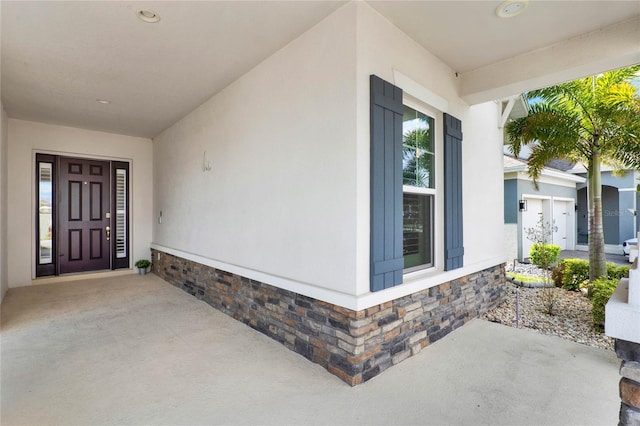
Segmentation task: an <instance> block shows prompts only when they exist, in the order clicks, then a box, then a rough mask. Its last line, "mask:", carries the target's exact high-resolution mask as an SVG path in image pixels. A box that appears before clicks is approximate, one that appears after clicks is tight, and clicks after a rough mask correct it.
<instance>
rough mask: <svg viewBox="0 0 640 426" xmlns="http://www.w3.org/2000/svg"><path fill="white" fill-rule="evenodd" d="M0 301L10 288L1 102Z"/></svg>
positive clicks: (4, 123)
mask: <svg viewBox="0 0 640 426" xmlns="http://www.w3.org/2000/svg"><path fill="white" fill-rule="evenodd" d="M0 114H1V116H0V302H2V299H3V297H4V294H5V293H6V292H7V290H8V289H9V274H8V270H7V268H8V263H7V258H8V257H7V247H8V244H7V205H8V197H7V189H8V186H7V173H8V170H7V168H8V160H7V154H8V147H9V138H8V130H9V129H8V123H7V122H8V120H7V113H6V112H5V110H4V107H3V105H2V103H1V102H0Z"/></svg>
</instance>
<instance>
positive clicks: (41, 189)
mask: <svg viewBox="0 0 640 426" xmlns="http://www.w3.org/2000/svg"><path fill="white" fill-rule="evenodd" d="M38 166H39V167H38V216H39V228H40V235H39V236H38V263H40V264H41V265H43V264H47V263H51V262H52V261H53V258H52V255H51V247H52V246H51V241H52V238H51V235H52V233H53V219H52V215H51V212H52V210H51V207H52V205H51V202H52V200H53V197H52V178H53V176H52V175H53V164H52V163H39V164H38Z"/></svg>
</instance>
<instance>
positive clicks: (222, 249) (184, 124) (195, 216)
mask: <svg viewBox="0 0 640 426" xmlns="http://www.w3.org/2000/svg"><path fill="white" fill-rule="evenodd" d="M398 73H401V74H402V75H403V76H406V77H407V78H406V79H405V80H403V82H402V84H400V82H399V80H397V76H398ZM371 74H376V75H378V76H379V77H381V78H383V79H385V80H387V81H389V82H391V83H394V84H397V85H399V86H400V88H402V89H403V90H404V91H405V98H406V100H407V101H408V102H409V101H411V102H414V104H417V105H418V107H420V108H422V107H424V109H425V110H426V111H427V113H429V114H430V115H433V116H434V117H435V118H436V141H437V146H436V151H437V159H436V162H437V166H436V167H437V174H438V177H437V179H439V181H440V182H442V155H441V154H442V152H443V150H442V139H443V138H442V122H441V121H442V113H443V112H447V113H449V114H451V115H453V116H456V117H457V118H460V119H461V120H462V122H463V133H464V141H463V191H464V193H463V196H464V206H465V210H464V240H465V241H464V244H465V265H466V266H465V267H464V268H461V269H459V270H455V271H451V272H447V273H445V272H443V268H442V264H443V252H444V249H443V235H442V226H443V225H442V224H443V214H442V205H443V203H442V192H440V193H439V194H438V195H437V198H436V205H437V206H436V209H439V210H437V211H439V213H436V227H435V233H436V235H435V241H436V268H434V269H430V270H427V271H423V272H419V273H417V274H410V275H408V276H405V280H404V281H405V282H404V284H402V285H400V286H397V287H395V288H392V289H389V290H384V291H381V292H376V293H371V292H370V291H369V232H370V230H369V226H370V223H369V215H370V206H369V191H370V188H369V185H370V178H369V173H370V169H369V161H370V158H369V154H370V153H369V143H370V141H369V76H370V75H371ZM407 81H411V82H412V83H411V84H407V83H406V82H407ZM409 86H411V87H409ZM416 88H419V90H418V92H420V93H416ZM426 92H428V93H431V94H432V95H433V96H432V97H431V98H430V99H433V100H435V101H434V102H435V103H429V102H428V101H427V102H424V98H421V97H420V94H423V93H426ZM497 114H498V105H497V104H496V103H494V102H489V103H486V104H481V105H477V106H474V107H469V106H468V105H466V104H465V103H464V102H463V101H462V100H461V99H460V98H459V97H458V81H457V79H456V77H455V73H454V72H453V71H452V70H451V69H449V68H448V67H447V66H445V65H444V64H443V63H442V62H441V61H440V60H439V59H438V58H436V57H435V56H433V55H432V54H431V53H429V52H427V51H426V50H424V49H423V48H422V47H420V46H419V45H418V44H417V43H415V42H414V41H413V40H411V39H410V38H409V37H407V36H406V35H405V34H404V33H402V32H401V31H400V30H398V29H397V28H396V27H395V26H393V25H392V24H391V23H390V22H389V21H387V20H386V19H384V18H383V17H382V16H381V15H379V14H378V13H377V12H376V11H375V10H373V9H372V8H371V7H370V6H368V5H367V4H365V3H360V2H353V3H349V4H347V5H345V6H344V7H343V8H341V9H339V10H338V11H336V12H335V13H334V14H332V15H331V16H329V17H328V18H326V19H325V20H323V21H322V22H320V23H319V24H318V25H316V26H315V27H314V28H312V29H310V30H309V31H308V32H306V33H305V34H303V35H302V36H301V37H299V38H298V39H296V40H295V41H293V42H292V43H290V44H289V45H288V46H286V47H285V48H283V49H282V50H280V51H279V52H277V53H276V54H274V55H273V56H271V57H270V58H268V59H267V60H265V61H264V62H263V63H262V64H260V65H259V66H257V67H256V68H254V69H253V70H251V71H250V72H249V73H247V74H245V75H244V76H243V77H241V78H240V79H238V80H236V81H235V82H234V83H233V84H231V85H230V86H229V87H227V88H226V89H224V90H223V91H222V92H220V93H219V94H217V95H216V96H214V97H213V98H211V99H210V100H208V101H207V102H205V103H204V104H203V105H202V106H200V107H199V108H198V109H196V110H195V111H193V112H192V113H190V114H189V115H187V116H186V117H185V118H183V119H182V120H181V121H180V122H178V123H176V124H175V125H174V126H172V127H170V128H169V129H167V130H166V131H164V132H163V133H162V134H161V135H159V136H158V137H156V138H154V171H155V175H154V238H153V240H154V244H153V247H154V248H157V249H158V250H159V251H161V252H168V253H172V254H174V255H176V256H181V257H183V258H189V259H192V260H195V261H198V262H200V263H203V264H206V265H209V266H212V267H215V268H219V269H223V270H227V271H231V272H233V273H235V274H238V275H241V276H245V277H249V278H252V279H256V280H260V281H261V282H264V283H267V284H270V285H275V286H277V287H280V288H285V289H287V290H291V291H295V292H298V293H300V294H304V295H306V296H310V297H315V298H318V299H321V300H326V301H329V302H331V303H335V304H337V305H340V306H345V307H348V308H350V309H362V308H366V307H368V306H373V305H376V304H379V303H382V302H385V301H388V300H392V299H396V298H398V297H402V296H405V295H407V294H411V293H413V292H416V291H420V290H422V289H425V288H429V287H433V286H436V285H439V284H441V283H443V282H446V281H450V280H452V279H456V278H458V277H461V276H465V275H468V274H471V273H473V272H477V271H479V270H483V269H486V268H489V267H493V266H495V265H497V264H500V263H501V262H503V261H504V247H503V244H502V239H501V238H497V236H501V235H502V232H503V222H502V217H501V215H500V214H499V213H498V214H496V212H500V211H502V209H503V202H504V201H503V196H502V183H501V181H502V152H501V146H502V133H501V132H500V130H499V129H498V127H497V116H498V115H497ZM205 157H206V158H205ZM203 162H204V163H205V166H210V169H206V168H205V169H203ZM161 211H162V222H161V223H159V216H160V212H161Z"/></svg>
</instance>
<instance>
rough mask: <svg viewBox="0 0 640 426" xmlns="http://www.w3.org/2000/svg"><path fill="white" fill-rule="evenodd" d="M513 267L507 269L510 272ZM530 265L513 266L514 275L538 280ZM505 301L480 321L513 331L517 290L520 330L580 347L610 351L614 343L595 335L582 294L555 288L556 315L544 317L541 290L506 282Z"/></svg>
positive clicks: (545, 315) (589, 302)
mask: <svg viewBox="0 0 640 426" xmlns="http://www.w3.org/2000/svg"><path fill="white" fill-rule="evenodd" d="M512 266H513V265H507V270H511V269H513V268H512ZM534 268H535V267H534V266H533V267H532V266H531V265H521V264H518V265H517V266H516V269H515V272H517V273H520V274H527V275H534V276H540V275H541V272H542V271H540V270H539V269H538V268H535V269H538V270H537V271H536V270H535V269H534ZM506 286H507V300H506V301H505V302H504V303H502V304H501V305H500V306H498V307H497V308H495V309H493V310H492V311H490V312H488V313H486V314H485V315H483V316H482V317H481V319H484V320H487V321H492V322H497V323H501V324H504V325H507V326H509V327H516V308H515V306H516V303H515V300H516V297H515V295H516V290H519V293H520V295H519V314H520V315H519V327H520V328H529V329H532V330H536V331H538V332H540V333H542V334H546V335H549V336H558V337H562V338H563V339H568V340H572V341H574V342H577V343H581V344H583V345H588V346H593V347H597V348H603V349H607V350H611V351H612V350H613V339H612V338H610V337H607V336H605V335H604V334H602V333H598V332H597V331H596V330H595V329H594V327H593V325H592V322H591V307H592V304H591V301H590V300H589V299H587V298H586V297H585V296H584V295H583V294H582V293H580V292H575V291H567V290H563V289H560V288H555V289H553V290H552V291H555V292H556V295H557V302H556V305H555V309H554V312H555V315H549V314H546V313H544V304H543V301H542V295H543V291H544V290H543V289H537V288H522V287H521V288H518V287H516V286H515V285H514V284H512V283H510V282H509V281H507V284H506Z"/></svg>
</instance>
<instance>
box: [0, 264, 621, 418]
mask: <svg viewBox="0 0 640 426" xmlns="http://www.w3.org/2000/svg"><path fill="white" fill-rule="evenodd" d="M0 337H1V358H0V359H1V362H2V363H1V367H0V368H1V392H2V394H1V399H0V402H1V409H2V411H1V414H0V416H1V417H0V420H1V423H2V425H22V424H25V425H26V424H38V425H52V424H55V425H71V424H74V425H89V424H132V425H156V424H158V425H160V424H167V425H172V424H180V425H191V424H246V425H258V424H278V425H303V424H330V425H334V424H349V425H354V424H366V425H374V424H381V425H382V424H384V425H401V424H411V425H414V424H430V425H436V424H437V425H443V424H470V425H471V424H472V425H480V424H487V425H501V424H504V425H507V424H508V425H514V424H519V425H526V424H531V425H541V424H558V425H567V424H575V425H590V424H593V425H605V424H608V425H613V424H616V423H617V419H618V410H619V399H618V380H619V376H618V365H619V364H618V361H617V359H616V357H615V355H614V354H613V353H611V352H609V351H605V350H601V349H595V348H590V347H586V346H582V345H579V344H576V343H572V342H569V341H565V340H561V339H559V338H555V337H547V336H543V335H541V334H537V333H535V332H532V331H528V330H516V329H513V328H508V327H504V326H501V325H497V324H492V323H488V322H484V321H480V320H474V321H472V322H470V323H469V324H468V325H466V326H464V327H462V328H461V329H458V330H457V331H455V332H453V333H451V334H450V335H448V336H447V337H445V338H443V339H442V340H440V341H438V342H437V343H435V344H433V345H431V346H428V347H427V348H425V349H424V350H423V351H422V352H421V353H420V354H418V355H417V356H415V357H413V358H410V359H408V360H407V361H405V362H403V363H401V364H400V365H398V366H395V367H393V368H391V369H389V370H387V371H385V372H384V373H383V374H381V375H380V376H378V377H376V378H374V379H373V380H371V381H369V382H367V383H365V384H363V385H361V386H358V387H355V388H350V387H349V386H347V385H345V384H344V383H343V382H341V381H340V380H339V379H337V378H336V377H333V376H332V375H330V374H329V373H327V372H326V371H325V370H324V369H322V368H321V367H319V366H317V365H315V364H312V363H310V362H309V361H307V360H306V359H304V358H302V357H301V356H299V355H297V354H295V353H293V352H291V351H289V350H287V349H285V348H284V347H283V346H281V345H279V344H278V343H276V342H274V341H272V340H270V339H268V338H267V337H265V336H263V335H262V334H260V333H258V332H256V331H254V330H252V329H250V328H249V327H247V326H245V325H243V324H241V323H238V322H236V321H234V320H233V319H231V318H229V317H227V316H225V315H224V314H222V313H220V312H218V311H216V310H214V309H212V308H211V307H209V306H208V305H206V304H205V303H203V302H200V301H198V300H196V299H195V298H193V297H191V296H189V295H187V294H186V293H184V292H182V291H181V290H178V289H176V288H174V287H171V286H170V285H168V284H167V283H165V282H164V281H162V280H160V279H159V278H157V277H155V276H154V275H147V276H144V277H143V276H137V275H131V276H125V277H118V278H110V279H94V280H87V281H76V282H69V283H61V284H52V285H46V286H37V287H29V288H19V289H11V290H10V291H9V292H8V294H7V295H6V297H5V300H4V302H3V304H2V329H1V334H0Z"/></svg>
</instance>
